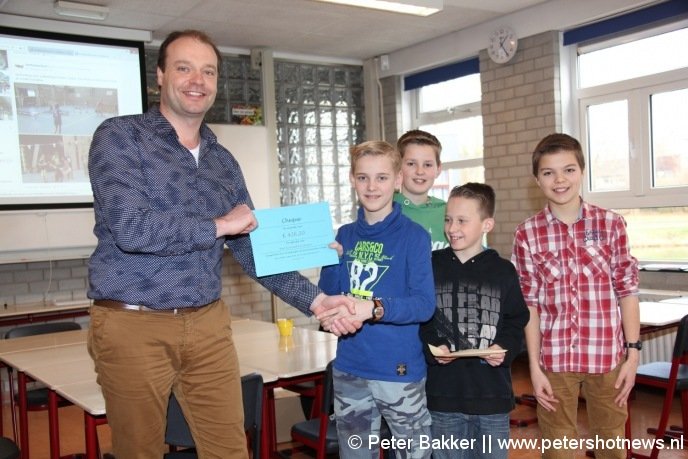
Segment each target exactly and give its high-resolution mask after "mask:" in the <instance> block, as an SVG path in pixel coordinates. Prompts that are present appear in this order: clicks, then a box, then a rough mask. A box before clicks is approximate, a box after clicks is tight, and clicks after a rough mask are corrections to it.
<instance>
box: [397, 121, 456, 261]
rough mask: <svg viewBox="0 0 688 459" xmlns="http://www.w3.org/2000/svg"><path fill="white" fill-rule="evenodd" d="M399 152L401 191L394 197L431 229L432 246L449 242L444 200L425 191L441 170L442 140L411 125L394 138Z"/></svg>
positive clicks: (412, 217) (402, 208) (439, 247)
mask: <svg viewBox="0 0 688 459" xmlns="http://www.w3.org/2000/svg"><path fill="white" fill-rule="evenodd" d="M397 149H398V150H399V152H400V153H401V164H402V165H401V171H402V175H403V179H402V183H401V191H400V192H396V193H394V201H395V202H398V203H399V204H401V212H402V213H403V214H404V215H406V216H407V217H409V218H410V219H411V220H413V221H414V222H416V223H418V224H419V225H421V226H422V227H423V228H425V229H426V230H427V232H428V233H430V239H431V242H432V250H438V249H443V248H445V247H447V246H448V245H449V244H448V243H447V239H446V238H445V236H444V211H445V209H446V207H447V203H446V202H445V201H443V200H441V199H439V198H436V197H434V196H429V195H428V191H430V188H432V186H433V184H434V183H435V179H436V178H437V177H438V176H439V175H440V172H442V163H441V162H440V152H441V151H442V144H440V141H439V140H437V137H435V136H434V135H432V134H430V133H429V132H425V131H421V130H419V129H414V130H411V131H408V132H407V133H406V134H404V135H402V136H401V137H400V138H399V140H398V141H397Z"/></svg>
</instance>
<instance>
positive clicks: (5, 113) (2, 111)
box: [0, 96, 14, 121]
mask: <svg viewBox="0 0 688 459" xmlns="http://www.w3.org/2000/svg"><path fill="white" fill-rule="evenodd" d="M13 119H14V114H13V113H12V100H11V99H10V98H9V97H2V96H0V121H7V120H13Z"/></svg>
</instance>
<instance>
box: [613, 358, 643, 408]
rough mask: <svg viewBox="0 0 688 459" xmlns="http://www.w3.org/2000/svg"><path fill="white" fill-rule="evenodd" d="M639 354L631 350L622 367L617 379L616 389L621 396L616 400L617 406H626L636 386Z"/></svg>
mask: <svg viewBox="0 0 688 459" xmlns="http://www.w3.org/2000/svg"><path fill="white" fill-rule="evenodd" d="M639 360H640V356H639V352H638V351H637V350H636V349H632V350H629V353H628V358H627V359H626V361H625V362H624V363H623V364H622V365H621V369H620V370H619V376H618V377H617V378H616V382H615V383H614V388H615V389H619V394H618V395H617V396H616V398H614V403H616V404H617V406H620V407H622V406H626V403H627V402H628V396H629V395H630V394H631V390H633V386H634V385H635V373H636V371H637V370H638V361H639Z"/></svg>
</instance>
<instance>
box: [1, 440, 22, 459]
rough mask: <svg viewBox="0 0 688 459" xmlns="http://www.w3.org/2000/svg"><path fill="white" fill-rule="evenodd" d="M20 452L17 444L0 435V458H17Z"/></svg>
mask: <svg viewBox="0 0 688 459" xmlns="http://www.w3.org/2000/svg"><path fill="white" fill-rule="evenodd" d="M20 455H21V453H20V452H19V448H18V447H17V444H16V443H14V442H13V441H12V440H10V439H9V438H6V437H0V459H19V456H20Z"/></svg>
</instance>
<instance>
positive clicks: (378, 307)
mask: <svg viewBox="0 0 688 459" xmlns="http://www.w3.org/2000/svg"><path fill="white" fill-rule="evenodd" d="M384 315H385V307H384V305H383V304H382V300H380V299H379V298H373V316H372V317H371V319H372V321H373V322H377V321H379V320H380V319H382V316H384Z"/></svg>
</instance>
